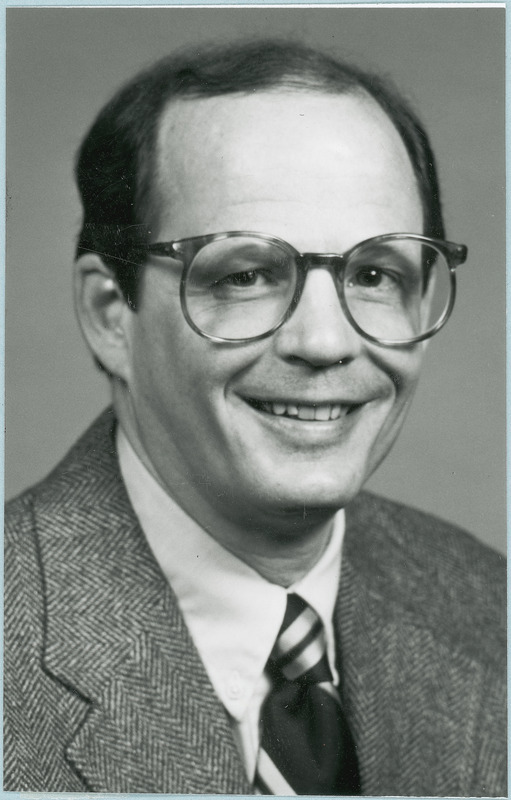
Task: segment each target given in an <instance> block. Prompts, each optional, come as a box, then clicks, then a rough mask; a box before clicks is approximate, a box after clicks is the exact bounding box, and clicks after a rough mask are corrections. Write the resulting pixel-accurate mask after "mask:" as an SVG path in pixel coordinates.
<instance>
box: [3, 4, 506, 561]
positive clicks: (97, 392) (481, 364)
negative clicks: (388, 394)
mask: <svg viewBox="0 0 511 800" xmlns="http://www.w3.org/2000/svg"><path fill="white" fill-rule="evenodd" d="M504 14H505V12H504V10H503V9H496V8H434V7H430V8H422V9H421V8H413V7H408V8H395V9H394V8H382V7H376V8H346V7H344V8H343V7H342V6H340V7H328V8H317V7H316V8H302V9H300V8H297V7H293V8H281V9H272V8H268V7H267V8H248V7H245V8H220V9H218V8H210V9H208V8H195V9H191V8H188V9H187V8H183V9H181V8H145V9H144V8H118V9H115V8H111V9H106V8H88V9H79V8H60V9H59V8H54V9H49V8H9V9H7V66H8V89H7V113H8V117H7V118H8V129H7V176H8V215H7V234H8V248H7V269H6V302H7V309H6V315H7V335H6V342H7V350H6V386H7V413H6V424H7V449H6V495H7V497H11V496H13V495H14V494H15V493H18V492H19V491H21V490H22V489H24V488H25V487H27V486H29V485H30V484H31V483H33V482H35V481H37V480H39V479H40V478H42V477H43V476H44V475H45V474H46V473H47V472H48V471H49V469H50V468H51V467H52V466H53V465H54V464H55V463H56V462H57V460H58V459H59V458H60V457H61V456H62V455H63V454H64V453H65V451H66V450H67V448H68V447H69V446H70V445H71V444H72V442H73V441H74V440H75V439H76V438H77V436H78V435H79V434H80V432H81V431H82V430H83V429H84V428H85V426H86V425H88V424H89V423H90V422H91V421H92V420H93V418H94V417H95V415H96V414H97V413H98V412H99V411H100V410H101V409H102V408H103V407H104V406H105V405H106V404H107V402H108V392H107V386H106V383H105V379H104V378H103V377H102V376H101V375H100V374H99V373H98V372H97V371H96V369H95V367H94V366H93V364H92V361H91V359H90V357H89V355H88V353H87V352H86V349H85V346H84V345H83V344H82V341H81V338H80V333H79V331H78V326H77V324H76V323H75V320H74V316H73V309H72V295H71V264H72V260H73V249H74V243H75V237H76V234H77V232H78V229H79V222H80V206H79V202H78V197H77V193H76V190H75V188H74V184H73V176H72V172H73V158H74V153H75V151H76V149H77V147H78V145H79V143H80V140H81V138H82V136H83V134H84V133H85V131H86V129H87V128H88V126H89V124H90V123H91V121H92V119H93V116H94V115H95V114H96V112H97V111H98V110H99V108H100V107H101V105H102V104H103V103H104V102H105V101H106V100H107V99H108V98H109V96H110V95H111V93H112V92H113V90H114V89H115V88H116V87H117V86H118V85H119V84H120V83H122V82H124V81H125V80H126V79H127V78H128V77H130V76H131V75H132V74H133V73H134V72H135V71H136V70H138V69H139V68H141V67H143V66H145V65H147V64H148V63H149V62H151V61H152V60H153V59H155V58H157V57H159V56H162V55H164V54H166V53H168V52H169V51H171V50H172V49H173V48H175V47H176V46H180V45H184V44H187V43H192V42H196V43H199V44H200V42H201V41H204V40H215V41H231V40H233V39H236V38H240V37H246V36H247V35H261V34H262V35H264V34H271V35H283V36H288V35H291V36H293V37H295V38H297V39H300V40H304V41H306V42H308V43H310V44H312V45H316V46H319V47H326V48H328V49H330V50H332V51H333V52H334V53H337V54H339V55H341V56H343V57H345V58H348V59H350V60H352V61H354V62H355V63H359V64H362V65H366V66H369V67H371V68H373V69H376V70H378V71H381V72H383V73H385V74H388V75H390V76H391V77H393V78H394V80H395V81H396V82H397V84H398V85H399V86H400V87H401V89H402V90H403V91H404V92H405V94H406V95H407V96H408V97H409V99H410V100H411V101H412V102H413V103H414V104H415V106H416V107H417V108H418V109H419V111H420V113H421V115H422V117H423V119H424V121H425V123H426V125H427V127H428V129H429V130H430V133H431V137H432V141H433V145H434V147H435V149H436V152H437V157H438V163H439V168H440V177H441V182H442V190H443V198H444V204H445V211H446V220H447V231H448V236H449V237H450V238H452V239H453V240H455V241H459V242H465V243H466V244H467V245H468V247H469V259H468V262H467V264H466V265H464V266H463V267H461V268H460V270H459V295H458V302H457V307H456V309H455V313H454V317H453V319H452V320H451V321H450V322H449V324H448V326H447V328H446V329H445V330H444V331H443V332H441V333H440V334H439V335H438V337H437V338H436V339H434V340H433V341H432V342H431V344H430V346H429V351H428V353H427V357H426V364H425V368H424V373H423V377H422V380H421V384H420V386H419V391H418V394H417V398H416V401H415V405H414V407H413V409H412V411H411V413H410V415H409V417H408V420H407V423H406V425H405V429H404V431H403V432H402V435H401V438H400V439H399V441H398V443H397V445H396V447H395V449H394V450H393V453H392V454H391V456H390V457H389V459H388V460H387V462H386V463H385V464H384V465H383V467H382V468H380V471H379V472H378V473H377V475H376V476H375V477H374V478H373V479H372V480H371V482H370V486H371V488H373V489H375V490H377V491H380V492H382V493H385V494H387V495H388V496H390V497H393V498H396V499H398V500H401V501H403V502H406V503H410V504H412V505H415V506H418V507H420V508H423V509H426V510H428V511H431V512H433V513H437V514H439V515H441V516H443V517H446V518H447V519H449V520H451V521H454V522H457V523H459V524H460V525H462V526H464V527H466V528H468V529H470V530H471V531H473V532H474V533H475V534H476V535H477V536H479V537H480V538H481V539H483V540H484V541H487V542H489V543H491V544H493V545H494V546H496V547H498V548H500V549H502V550H503V549H504V547H505V451H504V443H505V420H504V410H505V397H504V394H505V383H504V372H505V360H504V345H505V260H504V211H505V209H504V200H505V193H504V155H505V154H504V24H505V23H504Z"/></svg>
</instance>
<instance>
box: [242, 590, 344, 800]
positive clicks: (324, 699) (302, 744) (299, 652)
mask: <svg viewBox="0 0 511 800" xmlns="http://www.w3.org/2000/svg"><path fill="white" fill-rule="evenodd" d="M266 670H267V673H268V675H269V676H270V678H271V681H272V689H271V691H270V694H269V695H268V697H267V699H266V701H265V703H264V705H263V709H262V719H261V722H262V731H261V745H260V748H259V754H258V758H257V768H256V775H255V779H254V787H255V789H256V790H257V791H258V792H259V793H261V794H277V795H298V794H323V795H338V796H339V795H357V794H360V780H359V774H358V765H357V757H356V751H355V745H354V743H353V739H352V736H351V733H350V730H349V727H348V723H347V720H346V718H345V715H344V713H343V710H342V707H341V701H340V697H339V694H338V692H337V689H336V688H335V686H334V685H333V683H332V673H331V671H330V666H329V664H328V658H327V654H326V641H325V632H324V629H323V625H322V623H321V621H320V619H319V618H318V616H317V614H316V612H315V611H314V610H313V609H312V608H311V607H310V606H309V605H307V603H306V602H305V601H304V600H302V598H301V597H299V596H298V595H295V594H290V595H288V600H287V608H286V613H285V616H284V622H283V623H282V627H281V629H280V631H279V634H278V636H277V641H276V642H275V645H274V647H273V650H272V652H271V654H270V657H269V659H268V663H267V665H266Z"/></svg>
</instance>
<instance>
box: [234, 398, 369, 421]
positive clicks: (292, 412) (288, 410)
mask: <svg viewBox="0 0 511 800" xmlns="http://www.w3.org/2000/svg"><path fill="white" fill-rule="evenodd" d="M246 402H247V403H248V404H249V405H250V406H252V408H254V409H255V410H256V411H260V412H262V413H264V414H270V415H271V416H274V417H288V418H290V419H294V420H301V421H304V422H305V421H306V422H331V421H332V420H336V419H340V418H341V417H346V416H348V415H349V414H352V413H353V412H354V411H356V409H358V408H360V406H361V405H362V404H361V403H350V404H346V403H296V402H292V401H290V402H284V401H277V402H273V401H269V400H255V399H253V398H246Z"/></svg>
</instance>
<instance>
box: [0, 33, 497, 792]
mask: <svg viewBox="0 0 511 800" xmlns="http://www.w3.org/2000/svg"><path fill="white" fill-rule="evenodd" d="M77 179H78V185H79V188H80V192H81V196H82V200H83V205H84V223H83V228H82V233H81V236H80V240H79V244H78V253H77V260H76V269H75V286H76V308H77V313H78V318H79V321H80V324H81V327H82V330H83V333H84V336H85V338H86V341H87V343H88V345H89V347H90V349H91V351H92V354H93V356H94V358H95V359H96V361H97V362H98V364H99V365H100V366H101V368H102V369H104V370H105V372H106V373H107V375H108V377H109V380H110V382H111V386H112V399H113V409H110V410H108V411H107V412H105V414H104V415H103V416H102V417H101V418H100V419H99V420H98V421H97V422H96V423H95V424H94V425H93V427H92V428H91V429H90V430H89V431H88V432H87V433H86V434H85V436H84V437H83V438H82V439H81V440H80V442H79V443H78V444H77V445H76V446H75V448H73V450H72V451H71V452H70V454H68V456H67V457H66V459H65V460H64V461H63V463H62V464H61V465H59V466H58V467H57V469H56V470H55V471H54V472H53V473H52V475H50V476H49V477H48V478H47V479H46V480H45V481H43V482H42V483H41V484H40V485H38V486H37V487H35V488H33V489H32V490H29V491H28V492H27V493H25V494H24V495H22V496H21V497H20V498H18V499H17V500H16V501H14V502H13V503H12V504H11V506H10V508H9V511H8V525H7V529H6V546H7V548H8V549H7V551H6V557H5V563H6V596H5V604H6V614H7V616H6V623H5V653H6V663H5V721H6V728H5V750H4V752H5V788H6V789H10V790H25V791H28V790H31V791H73V792H80V791H102V792H166V793H169V792H170V793H220V794H225V793H235V794H248V793H251V792H254V791H255V792H259V793H265V794H272V793H273V794H334V795H336V794H337V795H342V794H348V795H350V794H365V795H375V794H376V795H428V796H432V795H433V796H441V795H449V796H473V795H475V796H481V795H499V794H502V795H503V794H505V791H506V783H505V763H506V759H505V744H504V743H505V728H506V724H505V718H506V713H505V712H506V699H505V666H504V665H505V656H504V652H505V651H504V631H505V625H504V588H503V587H504V567H503V563H502V561H503V559H502V558H501V557H499V556H497V554H495V553H492V552H490V551H488V550H487V549H485V548H484V547H483V546H482V545H480V544H478V543H477V542H476V541H475V540H474V539H472V538H471V537H470V536H468V535H467V534H465V533H463V532H461V531H459V530H455V529H453V528H452V526H448V525H446V524H444V523H442V522H440V521H439V520H438V519H436V518H433V517H428V516H425V515H423V514H420V513H418V512H416V511H412V510H410V509H407V508H404V507H402V506H398V505H396V504H393V503H389V502H387V501H384V500H382V499H381V498H376V497H374V496H371V495H369V494H366V493H363V492H361V489H362V486H363V484H364V482H365V480H366V479H367V478H368V477H369V476H370V474H371V473H372V472H373V471H374V469H375V468H376V467H377V466H378V464H379V463H380V462H381V461H382V459H383V458H384V457H385V455H386V454H387V453H388V451H389V449H390V447H391V446H392V444H393V442H394V440H395V438H396V436H397V433H398V431H399V429H400V427H401V424H402V422H403V419H404V417H405V414H406V412H407V410H408V407H409V404H410V401H411V398H412V396H413V392H414V389H415V385H416V383H417V379H418V376H419V372H420V367H421V361H422V357H423V354H424V349H425V346H426V342H427V341H428V339H429V338H430V337H431V336H432V335H433V334H434V333H436V332H437V331H438V330H440V328H441V327H442V325H443V324H444V323H445V322H446V320H447V318H448V316H449V314H450V313H451V311H452V303H453V300H454V271H455V268H456V266H457V265H459V264H460V263H462V262H463V260H464V258H465V255H466V249H465V248H464V246H463V245H458V244H453V243H452V242H445V241H444V238H445V237H444V230H443V223H442V214H441V207H440V201H439V195H438V186H437V179H436V173H435V166H434V158H433V155H432V153H431V150H430V147H429V143H428V139H427V137H426V134H425V133H424V131H423V129H422V128H421V126H420V123H419V121H418V120H417V118H416V117H415V115H414V114H413V113H412V112H411V111H410V110H409V109H408V107H407V106H406V104H405V103H404V102H403V101H402V100H401V99H400V98H399V97H398V96H397V95H396V94H395V92H394V91H393V90H392V89H390V88H389V87H387V86H384V85H383V84H382V83H381V81H380V80H379V79H377V78H376V77H375V76H370V75H367V74H365V73H362V72H360V71H358V70H354V69H352V68H350V67H347V66H346V65H343V64H339V63H337V62H335V61H333V60H331V59H330V58H328V57H325V56H323V55H321V54H318V53H316V52H313V51H309V50H307V49H306V48H304V47H301V46H299V45H293V44H283V43H278V42H277V43H275V42H256V43H255V44H253V45H246V44H245V45H243V46H237V45H234V46H231V47H228V48H223V49H218V50H216V49H213V50H211V51H207V52H201V53H200V55H199V56H197V55H193V54H184V55H181V56H178V57H175V58H170V59H166V60H165V61H163V62H161V63H159V64H157V65H155V67H153V68H152V69H150V70H149V71H148V72H147V73H145V74H143V75H142V76H138V77H137V78H136V79H135V80H134V81H132V82H131V83H130V84H128V85H127V87H126V88H125V89H123V90H122V91H121V92H120V93H119V94H118V95H117V96H116V97H115V98H114V100H113V101H112V102H111V103H110V104H108V105H107V106H106V107H105V109H104V110H103V111H102V112H101V114H100V115H99V117H98V119H97V120H96V122H95V124H94V126H93V127H92V129H91V131H90V132H89V134H88V136H87V138H86V140H85V142H84V144H83V146H82V149H81V152H80V156H79V160H78V163H77Z"/></svg>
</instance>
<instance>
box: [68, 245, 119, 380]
mask: <svg viewBox="0 0 511 800" xmlns="http://www.w3.org/2000/svg"><path fill="white" fill-rule="evenodd" d="M74 299H75V309H76V315H77V317H78V322H79V323H80V327H81V329H82V333H83V335H84V337H85V340H86V342H87V344H88V345H89V347H90V349H91V351H92V353H93V354H94V355H95V356H96V358H97V359H98V361H99V362H100V363H101V364H102V365H103V366H104V367H105V368H106V369H107V370H108V371H109V372H110V373H111V374H112V375H114V376H116V377H118V378H121V379H123V380H125V381H127V380H128V377H129V364H130V357H129V356H130V348H129V341H130V339H129V335H128V328H129V325H130V318H131V317H132V315H133V313H134V312H133V311H132V310H131V309H130V307H129V306H128V304H127V302H126V300H125V299H124V296H123V294H122V292H121V290H120V288H119V285H118V284H117V281H116V280H115V278H114V276H113V273H112V271H111V270H110V269H109V268H108V267H107V266H106V265H105V264H104V263H103V261H102V260H101V258H100V257H99V256H98V255H96V254H94V253H86V254H85V255H83V256H81V257H80V258H79V259H77V261H76V262H75V267H74Z"/></svg>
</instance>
